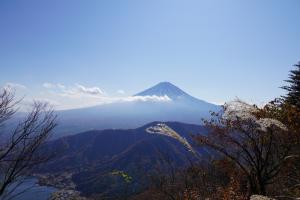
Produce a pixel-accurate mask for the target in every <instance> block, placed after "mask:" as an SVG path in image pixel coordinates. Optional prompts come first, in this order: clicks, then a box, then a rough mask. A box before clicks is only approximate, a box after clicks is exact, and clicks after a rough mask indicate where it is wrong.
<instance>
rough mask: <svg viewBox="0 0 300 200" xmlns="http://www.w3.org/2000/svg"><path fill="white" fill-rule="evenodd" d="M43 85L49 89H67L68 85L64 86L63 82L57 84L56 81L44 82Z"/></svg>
mask: <svg viewBox="0 0 300 200" xmlns="http://www.w3.org/2000/svg"><path fill="white" fill-rule="evenodd" d="M43 87H44V88H47V89H55V88H59V89H65V88H66V86H64V85H63V84H60V83H57V84H55V83H47V82H46V83H44V84H43Z"/></svg>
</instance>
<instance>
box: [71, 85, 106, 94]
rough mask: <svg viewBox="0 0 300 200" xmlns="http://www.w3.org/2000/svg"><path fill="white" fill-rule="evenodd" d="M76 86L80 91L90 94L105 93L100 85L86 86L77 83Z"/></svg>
mask: <svg viewBox="0 0 300 200" xmlns="http://www.w3.org/2000/svg"><path fill="white" fill-rule="evenodd" d="M76 88H77V90H78V91H79V92H81V93H84V94H90V95H104V94H105V93H104V92H103V91H102V90H101V89H100V88H98V87H85V86H83V85H79V84H76Z"/></svg>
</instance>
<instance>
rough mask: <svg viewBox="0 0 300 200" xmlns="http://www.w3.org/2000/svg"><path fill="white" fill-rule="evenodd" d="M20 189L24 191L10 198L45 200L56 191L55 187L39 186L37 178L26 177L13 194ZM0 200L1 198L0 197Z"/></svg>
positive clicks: (14, 199)
mask: <svg viewBox="0 0 300 200" xmlns="http://www.w3.org/2000/svg"><path fill="white" fill-rule="evenodd" d="M11 187H13V186H11ZM22 191H25V192H24V193H22V194H20V195H18V196H16V197H13V198H12V199H11V200H47V199H48V198H49V197H50V196H51V194H52V193H53V192H55V191H57V189H55V188H53V187H48V186H40V185H38V180H37V179H36V178H28V179H26V180H25V181H24V183H22V185H20V186H19V187H18V188H17V189H16V190H15V191H14V194H18V193H20V192H22ZM14 194H13V195H14ZM5 199H7V198H5ZM0 200H2V198H1V197H0Z"/></svg>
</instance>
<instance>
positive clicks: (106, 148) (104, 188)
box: [40, 122, 208, 199]
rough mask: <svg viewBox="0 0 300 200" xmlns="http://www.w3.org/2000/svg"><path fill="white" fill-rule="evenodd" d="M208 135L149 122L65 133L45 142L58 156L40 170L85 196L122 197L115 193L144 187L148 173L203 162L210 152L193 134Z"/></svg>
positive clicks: (172, 124)
mask: <svg viewBox="0 0 300 200" xmlns="http://www.w3.org/2000/svg"><path fill="white" fill-rule="evenodd" d="M206 133H207V129H206V128H205V127H203V126H199V125H191V124H184V123H179V122H152V123H150V124H147V125H145V126H142V127H140V128H137V129H127V130H117V129H108V130H102V131H88V132H84V133H81V134H77V135H73V136H67V137H63V138H60V139H58V140H55V141H50V142H49V143H47V145H46V146H45V149H44V151H46V152H50V153H55V155H56V156H55V157H54V159H53V160H52V161H50V162H48V163H47V164H46V165H44V166H43V167H42V168H41V169H40V173H43V174H44V173H48V174H52V175H53V174H56V175H57V174H58V176H60V178H59V179H60V180H63V179H64V178H61V177H69V179H71V181H73V182H74V183H75V184H76V189H77V190H79V191H80V192H82V193H83V194H84V195H87V196H97V198H99V199H102V198H103V199H118V198H120V199H122V197H120V196H118V195H120V194H124V188H125V189H126V190H128V191H126V192H127V193H128V192H129V193H130V194H133V193H135V192H138V191H139V190H141V189H143V187H144V186H145V185H147V183H148V181H149V177H147V176H145V175H146V174H147V175H150V174H153V173H154V174H155V173H161V172H165V173H169V172H170V171H169V170H170V167H176V168H177V167H184V166H187V165H188V164H189V163H190V162H192V161H199V159H201V160H202V161H203V160H204V159H203V158H205V157H206V156H207V154H208V152H207V151H206V150H205V149H203V148H201V149H200V148H199V147H198V146H197V145H196V144H195V141H194V140H193V139H192V135H197V134H206ZM116 172H121V173H126V174H127V175H128V176H130V177H131V180H130V182H128V183H127V182H124V180H122V177H119V176H118V175H117V174H118V173H116ZM46 179H47V180H49V178H46ZM60 182H64V181H60ZM52 184H53V183H52ZM126 184H127V185H126Z"/></svg>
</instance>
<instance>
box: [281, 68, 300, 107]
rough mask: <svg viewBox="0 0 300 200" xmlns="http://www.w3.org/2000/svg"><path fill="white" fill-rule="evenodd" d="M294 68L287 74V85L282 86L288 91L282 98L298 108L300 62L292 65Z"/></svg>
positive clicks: (299, 98) (299, 105)
mask: <svg viewBox="0 0 300 200" xmlns="http://www.w3.org/2000/svg"><path fill="white" fill-rule="evenodd" d="M294 66H295V67H296V69H295V70H291V72H290V75H289V80H286V82H288V83H289V85H288V86H284V87H282V88H283V89H285V90H286V91H287V92H288V93H287V95H286V96H284V100H285V101H286V102H287V103H289V104H291V105H294V106H296V107H297V108H299V109H300V62H298V64H295V65H294Z"/></svg>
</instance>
